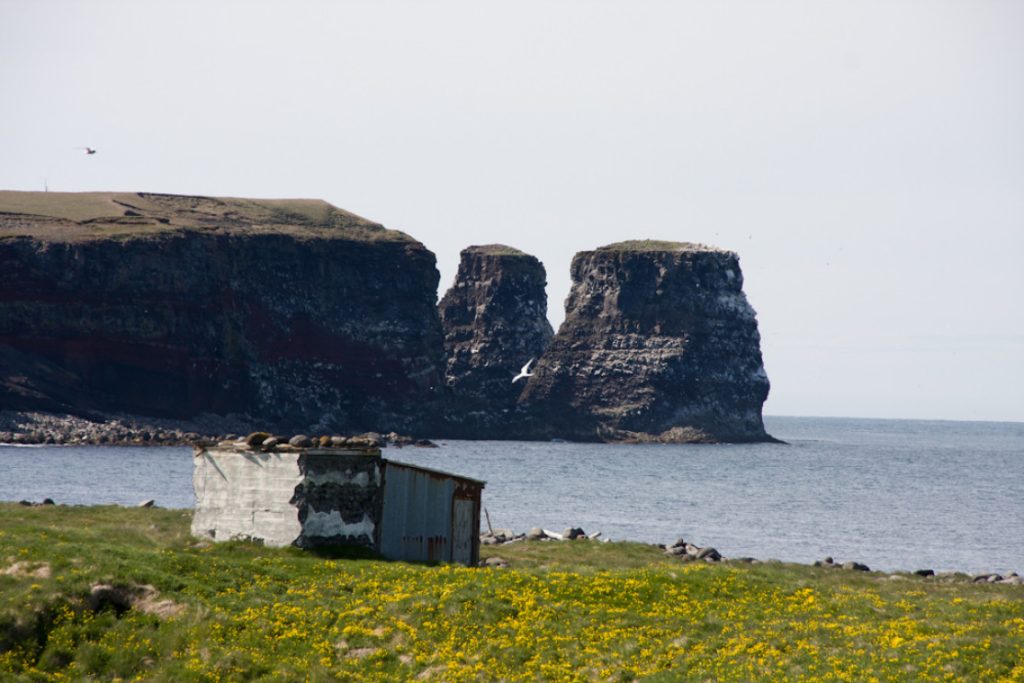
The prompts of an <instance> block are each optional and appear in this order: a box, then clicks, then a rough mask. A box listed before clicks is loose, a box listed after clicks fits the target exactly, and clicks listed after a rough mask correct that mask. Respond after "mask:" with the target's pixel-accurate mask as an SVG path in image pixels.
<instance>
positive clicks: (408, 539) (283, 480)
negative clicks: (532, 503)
mask: <svg viewBox="0 0 1024 683" xmlns="http://www.w3.org/2000/svg"><path fill="white" fill-rule="evenodd" d="M192 483H193V487H194V489H195V494H196V507H195V514H194V516H193V518H192V533H193V535H195V536H198V537H201V538H209V539H212V540H215V541H226V540H235V539H246V540H251V541H255V542H258V543H264V544H266V545H269V546H287V545H296V546H299V547H304V548H308V547H316V546H330V545H349V546H361V547H366V548H370V549H372V550H375V551H377V552H378V553H380V554H381V555H382V556H383V557H386V558H388V559H393V560H407V561H417V562H457V563H460V564H465V565H468V566H474V565H476V564H477V562H478V561H479V555H480V536H479V534H480V496H481V492H482V491H483V488H484V482H482V481H477V480H475V479H469V478H466V477H460V476H457V475H454V474H448V473H446V472H439V471H436V470H430V469H427V468H423V467H418V466H416V465H410V464H407V463H401V462H394V461H390V460H385V459H384V458H383V457H381V453H380V449H377V448H296V447H292V446H286V445H280V446H277V447H275V448H274V449H272V450H270V451H263V450H254V449H250V448H249V447H248V446H246V445H245V444H244V443H242V442H238V443H235V442H222V443H220V444H218V445H216V446H201V447H197V448H196V451H195V454H194V467H193V475H192Z"/></svg>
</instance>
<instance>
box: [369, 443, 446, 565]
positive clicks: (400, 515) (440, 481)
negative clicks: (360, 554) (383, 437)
mask: <svg viewBox="0 0 1024 683" xmlns="http://www.w3.org/2000/svg"><path fill="white" fill-rule="evenodd" d="M454 494H455V481H454V480H453V479H451V478H448V477H442V476H440V475H438V474H436V473H431V472H425V471H423V470H419V469H415V468H411V467H404V466H402V465H401V464H400V463H394V462H388V463H387V465H386V468H385V479H384V505H383V511H382V515H381V533H380V547H379V550H380V553H381V555H383V556H384V557H387V558H390V559H393V560H409V561H414V562H451V561H452V498H453V496H454Z"/></svg>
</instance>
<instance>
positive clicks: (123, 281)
mask: <svg viewBox="0 0 1024 683" xmlns="http://www.w3.org/2000/svg"><path fill="white" fill-rule="evenodd" d="M0 272H3V274H4V275H3V278H2V279H0V407H2V408H5V409H10V410H39V411H46V412H54V413H73V414H79V415H98V416H100V417H102V416H103V415H109V414H117V413H127V414H133V415H141V416H161V417H169V418H190V417H193V416H196V415H199V414H206V413H209V414H220V415H224V414H228V413H235V414H242V415H248V416H251V417H252V418H253V419H258V420H262V421H264V422H265V423H268V424H274V425H289V426H293V427H295V428H298V429H303V430H304V429H315V430H322V431H323V432H325V433H331V432H335V433H337V432H351V431H363V430H376V431H389V430H395V431H402V432H410V431H419V430H420V429H421V428H422V426H423V425H424V424H429V423H430V421H431V420H432V419H433V417H434V416H433V414H432V412H431V411H432V410H433V409H434V406H435V405H436V403H437V400H438V399H440V398H441V396H442V395H443V360H444V359H443V350H442V348H443V347H442V339H441V326H440V321H439V320H438V316H437V310H436V307H435V293H436V291H437V284H438V272H437V268H436V267H435V259H434V255H433V254H432V253H431V252H429V251H428V250H427V249H426V248H424V246H423V245H422V244H420V243H419V242H417V241H416V240H414V239H412V238H411V237H409V236H408V235H406V234H403V233H401V232H398V231H395V230H387V229H385V228H384V227H382V226H380V225H378V224H376V223H373V222H371V221H368V220H366V219H363V218H360V217H359V216H356V215H354V214H351V213H349V212H347V211H344V210H342V209H338V208H336V207H334V206H331V205H330V204H328V203H326V202H323V201H319V200H256V199H236V198H215V197H187V196H177V195H166V194H152V193H109V192H108V193H103V192H92V193H55V192H50V193H43V192H0ZM314 433H316V432H314Z"/></svg>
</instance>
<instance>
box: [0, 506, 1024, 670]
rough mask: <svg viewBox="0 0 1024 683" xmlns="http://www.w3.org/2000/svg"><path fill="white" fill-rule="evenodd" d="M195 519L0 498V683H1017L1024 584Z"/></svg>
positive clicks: (590, 546) (616, 547)
mask: <svg viewBox="0 0 1024 683" xmlns="http://www.w3.org/2000/svg"><path fill="white" fill-rule="evenodd" d="M189 521H190V512H189V511H183V510H160V509H139V508H115V507H60V506H43V507H22V506H18V505H11V504H0V680H4V681H49V680H53V681H56V680H75V681H80V680H82V681H85V680H117V679H121V680H145V681H181V680H189V681H193V680H195V681H214V680H231V681H255V680H266V681H270V680H275V681H277V680H282V681H285V680H287V681H291V680H310V681H406V680H436V681H490V680H503V681H633V680H661V681H709V680H713V681H1021V680H1024V654H1022V653H1024V591H1022V589H1021V587H1020V586H1012V585H988V584H984V585H981V584H971V583H942V582H937V581H935V580H925V579H920V578H916V577H900V578H898V579H896V580H893V579H891V578H890V577H889V576H887V575H885V574H879V573H864V572H846V571H843V570H829V569H819V568H814V567H806V566H797V565H785V564H761V565H749V564H739V563H721V564H705V563H689V564H684V563H681V562H678V561H676V560H672V559H670V558H668V557H666V556H664V555H663V554H662V553H661V552H660V551H659V550H658V549H657V548H655V547H652V546H648V545H642V544H637V543H608V544H604V543H597V542H593V541H572V542H562V543H559V542H519V543H513V544H508V545H504V546H492V547H486V548H485V549H484V550H483V553H484V555H485V556H493V555H500V556H501V557H503V558H505V559H506V560H508V562H509V563H510V566H509V567H508V568H506V569H488V568H479V569H478V568H465V567H458V566H450V565H441V566H428V565H419V564H409V563H403V562H386V561H382V560H377V559H370V558H366V557H362V558H352V559H344V558H340V557H332V556H325V555H316V554H313V553H308V552H303V551H300V550H297V549H294V548H286V549H271V548H264V547H261V546H258V545H253V544H248V543H241V542H231V543H222V544H210V543H208V542H203V541H198V540H196V539H193V538H191V537H190V535H189V532H188V527H189ZM96 586H100V588H95V587H96ZM97 591H99V592H98V593H97ZM118 592H120V593H118ZM109 594H114V595H117V594H120V595H127V596H132V600H131V602H130V604H122V605H121V606H120V607H118V605H117V604H115V603H114V602H112V601H110V600H107V601H105V602H104V601H97V599H96V595H101V596H103V595H109Z"/></svg>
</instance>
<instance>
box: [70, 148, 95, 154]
mask: <svg viewBox="0 0 1024 683" xmlns="http://www.w3.org/2000/svg"><path fill="white" fill-rule="evenodd" d="M75 149H83V150H85V153H86V154H95V153H96V150H94V149H93V148H92V147H75Z"/></svg>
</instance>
